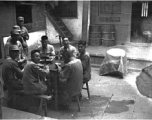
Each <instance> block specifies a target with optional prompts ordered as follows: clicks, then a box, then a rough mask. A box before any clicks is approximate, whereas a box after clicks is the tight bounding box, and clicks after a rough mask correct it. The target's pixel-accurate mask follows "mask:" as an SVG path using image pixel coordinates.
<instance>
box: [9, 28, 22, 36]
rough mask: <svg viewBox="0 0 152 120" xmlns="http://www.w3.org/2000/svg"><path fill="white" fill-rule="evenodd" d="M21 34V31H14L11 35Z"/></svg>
mask: <svg viewBox="0 0 152 120" xmlns="http://www.w3.org/2000/svg"><path fill="white" fill-rule="evenodd" d="M19 34H20V33H19V31H18V30H16V29H13V30H12V31H11V35H19Z"/></svg>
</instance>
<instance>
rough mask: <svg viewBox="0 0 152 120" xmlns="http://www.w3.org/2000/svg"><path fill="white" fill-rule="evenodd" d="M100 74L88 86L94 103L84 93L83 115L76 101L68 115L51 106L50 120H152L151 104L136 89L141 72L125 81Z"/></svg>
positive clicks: (14, 115)
mask: <svg viewBox="0 0 152 120" xmlns="http://www.w3.org/2000/svg"><path fill="white" fill-rule="evenodd" d="M98 73H99V68H92V79H91V81H90V82H89V87H90V94H91V99H90V100H88V99H87V92H86V91H85V90H83V91H82V95H83V97H82V99H81V101H80V106H81V112H78V107H77V104H76V102H74V101H73V102H72V103H71V105H70V109H69V110H66V111H61V110H58V111H55V110H54V109H53V108H52V106H50V104H48V118H52V119H152V114H151V113H152V101H151V100H150V99H148V98H146V97H144V96H142V95H140V94H139V93H138V90H137V88H136V84H135V81H136V76H137V75H138V74H139V72H129V73H128V74H127V76H125V77H124V78H123V79H119V78H117V77H111V76H99V74H98ZM8 111H9V110H8V109H7V110H6V108H5V110H4V111H3V112H4V113H3V114H4V118H7V119H12V118H13V119H29V118H31V119H33V115H31V114H27V113H26V112H25V113H23V112H21V111H20V112H17V111H16V112H15V111H13V112H11V114H10V113H9V112H8ZM21 113H22V114H23V115H22V114H21ZM18 114H19V115H18ZM19 116H20V117H19ZM31 116H32V117H31ZM48 118H45V119H48ZM34 119H40V116H34ZM41 119H42V118H41Z"/></svg>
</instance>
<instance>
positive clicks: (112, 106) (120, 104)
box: [105, 100, 135, 114]
mask: <svg viewBox="0 0 152 120" xmlns="http://www.w3.org/2000/svg"><path fill="white" fill-rule="evenodd" d="M134 103H135V101H134V100H122V101H111V102H110V103H109V105H108V106H107V108H106V110H105V113H110V114H117V113H122V112H126V111H128V110H129V106H127V105H130V104H134Z"/></svg>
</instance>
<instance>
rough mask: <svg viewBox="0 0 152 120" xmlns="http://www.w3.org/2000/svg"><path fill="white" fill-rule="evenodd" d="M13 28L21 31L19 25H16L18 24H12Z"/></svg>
mask: <svg viewBox="0 0 152 120" xmlns="http://www.w3.org/2000/svg"><path fill="white" fill-rule="evenodd" d="M13 30H18V31H19V32H20V31H21V29H20V26H18V25H14V26H13Z"/></svg>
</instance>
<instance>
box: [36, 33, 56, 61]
mask: <svg viewBox="0 0 152 120" xmlns="http://www.w3.org/2000/svg"><path fill="white" fill-rule="evenodd" d="M41 43H42V45H41V46H40V47H39V48H38V49H39V50H40V56H41V57H42V58H43V57H48V58H52V59H53V58H55V49H54V47H53V45H50V44H48V37H47V36H46V35H44V36H42V37H41ZM51 56H52V57H51Z"/></svg>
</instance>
